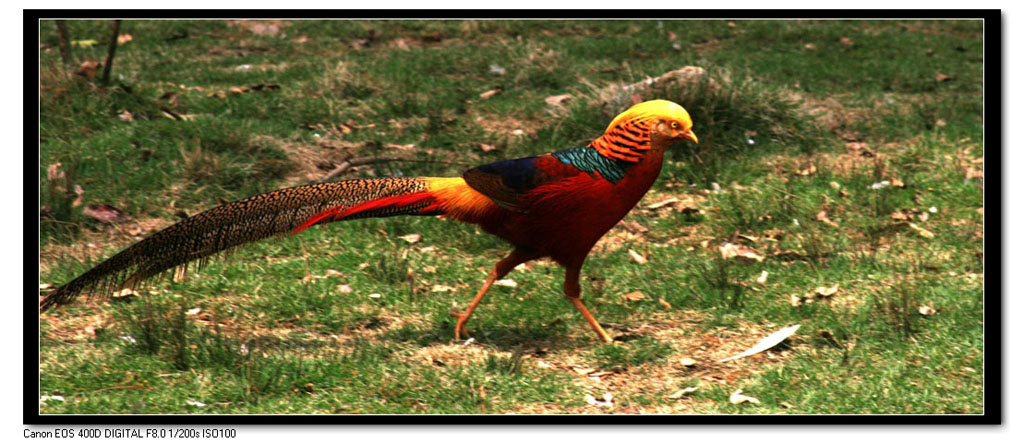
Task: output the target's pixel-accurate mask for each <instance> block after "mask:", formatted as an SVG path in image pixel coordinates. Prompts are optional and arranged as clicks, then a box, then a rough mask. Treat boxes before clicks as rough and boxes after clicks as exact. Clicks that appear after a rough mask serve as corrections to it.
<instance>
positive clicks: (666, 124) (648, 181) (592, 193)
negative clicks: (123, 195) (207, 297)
mask: <svg viewBox="0 0 1024 443" xmlns="http://www.w3.org/2000/svg"><path fill="white" fill-rule="evenodd" d="M684 140H689V141H691V142H693V143H698V138H697V136H696V135H695V134H694V132H693V121H692V119H691V118H690V115H689V113H688V112H687V111H686V109H684V108H683V107H682V106H680V105H679V104H677V103H675V102H672V101H669V100H660V99H659V100H650V101H645V102H642V103H638V104H635V105H633V106H631V107H630V108H628V109H626V110H625V111H623V112H622V113H620V114H619V115H617V116H616V117H615V118H614V119H612V121H611V122H610V123H609V124H608V126H607V128H606V129H605V131H604V133H603V134H601V135H600V136H598V137H597V138H595V139H594V140H593V141H592V142H590V143H589V144H587V145H585V146H577V147H572V148H569V149H564V150H560V151H555V152H550V153H546V154H542V155H537V156H532V157H525V158H518V159H512V160H504V161H498V162H495V163H490V164H485V165H482V166H477V167H474V168H472V169H468V170H466V171H465V172H463V173H462V175H461V176H459V177H375V178H357V179H348V180H340V181H335V182H328V183H317V184H308V185H302V186H295V187H290V188H284V189H279V190H275V191H271V192H267V193H263V194H259V195H255V196H252V197H248V198H244V199H241V200H237V201H233V202H230V203H225V204H223V205H220V206H217V207H214V208H212V209H209V210H206V211H204V212H201V213H199V214H196V215H193V216H191V217H188V218H186V219H183V220H181V221H179V222H177V223H175V224H173V225H170V226H168V227H166V228H164V229H162V230H160V231H157V232H156V233H154V234H152V235H150V236H148V237H146V238H144V239H142V240H140V241H139V242H137V243H135V244H133V245H131V246H129V247H127V248H126V249H124V250H122V251H121V252H119V253H117V254H115V255H113V256H112V257H110V258H108V259H107V260H105V261H103V262H101V263H99V264H98V265H96V266H95V267H93V268H92V269H89V270H88V271H86V272H85V273H83V274H81V275H80V276H78V277H77V278H75V279H73V280H71V281H69V282H67V283H65V284H64V285H62V286H59V287H57V288H56V289H53V290H52V291H50V292H49V293H47V294H46V295H45V296H42V297H41V298H40V313H42V312H43V311H45V310H47V309H48V308H51V307H54V306H57V305H63V304H67V303H69V302H71V301H73V300H74V299H75V298H77V297H78V296H80V295H82V294H83V293H87V294H89V297H90V298H91V297H92V296H93V295H94V294H108V296H109V294H110V293H111V292H112V291H111V290H118V289H122V288H134V287H136V286H137V285H139V284H141V283H143V282H145V281H147V280H148V279H150V278H152V277H154V276H157V275H159V274H162V273H164V272H170V271H174V272H178V273H182V274H183V273H184V272H185V271H187V269H188V266H189V264H192V263H194V262H198V266H199V267H202V266H203V265H205V264H206V262H207V261H208V260H209V259H210V258H211V257H212V256H215V255H216V254H218V253H221V252H225V251H228V250H232V249H234V248H237V247H240V246H242V245H244V244H247V243H250V242H255V241H258V240H262V239H265V238H268V237H271V236H275V235H280V234H287V233H289V232H290V233H291V234H293V235H294V234H298V233H299V232H302V231H304V230H306V229H307V228H310V227H311V226H314V225H320V224H325V223H330V222H335V221H342V220H353V219H360V218H367V217H392V216H398V215H416V216H443V217H442V218H447V219H453V220H457V221H460V222H465V223H470V224H475V225H478V226H479V227H480V228H481V229H482V230H483V231H484V232H487V233H489V234H492V235H495V236H498V237H500V238H502V239H504V240H505V241H507V242H508V243H510V244H511V246H512V250H511V252H510V253H509V254H508V255H507V256H505V257H504V258H502V259H500V260H498V261H497V263H495V265H494V267H493V268H492V269H491V271H490V273H489V274H488V275H487V278H486V279H485V280H484V283H483V286H482V287H481V288H480V289H479V290H478V291H477V293H476V295H475V296H474V297H473V299H472V301H470V303H469V304H468V305H467V307H466V308H465V310H463V311H462V312H455V311H454V310H453V312H452V313H451V315H452V316H453V317H455V318H456V324H455V339H456V340H459V339H462V337H469V333H468V331H467V329H466V322H467V321H468V320H469V318H470V316H472V314H473V312H474V310H476V308H477V306H478V305H479V304H480V302H481V301H482V300H483V298H484V295H485V294H486V293H487V291H488V289H490V287H491V285H493V284H494V283H495V281H498V280H500V279H501V278H503V277H504V276H505V275H506V274H508V273H509V272H510V271H511V270H512V269H513V268H515V267H516V266H518V265H520V264H522V263H526V262H528V261H531V260H535V259H540V258H550V259H551V260H553V261H554V262H556V263H557V264H558V265H560V266H562V267H563V268H565V280H564V283H563V287H562V290H563V293H564V295H565V297H566V298H567V299H568V301H569V302H570V303H571V304H572V305H573V306H574V307H575V308H576V310H578V311H579V312H580V314H582V316H583V318H584V319H585V320H586V322H587V323H588V324H589V326H590V327H591V329H593V330H594V332H595V333H596V334H597V335H598V337H599V339H600V340H601V341H603V342H605V343H612V342H613V339H612V337H611V336H610V335H609V334H608V333H607V332H606V331H605V329H604V328H603V327H602V326H601V324H600V323H598V321H597V320H596V319H595V318H594V316H593V315H592V314H591V313H590V311H589V310H588V309H587V308H586V306H585V305H584V304H583V301H582V294H581V288H580V282H579V280H580V272H581V269H582V266H583V263H584V260H585V259H586V258H587V255H588V254H589V253H590V250H591V249H592V248H593V246H594V245H595V244H596V243H597V241H598V240H599V239H600V238H601V237H602V236H603V235H604V234H605V233H606V232H608V231H609V230H610V229H611V228H612V227H613V226H615V225H616V224H617V223H618V222H619V221H621V220H622V219H623V217H625V216H626V214H627V213H628V212H629V211H630V210H631V209H632V208H633V207H634V206H635V205H636V204H637V203H638V202H639V201H640V199H641V198H642V197H643V196H644V194H646V193H647V191H648V190H649V189H650V188H651V186H652V185H653V184H654V182H655V180H656V179H657V178H658V175H659V173H660V172H661V168H662V163H663V157H664V153H665V150H666V148H668V147H669V146H671V145H674V144H676V143H679V142H682V141H684Z"/></svg>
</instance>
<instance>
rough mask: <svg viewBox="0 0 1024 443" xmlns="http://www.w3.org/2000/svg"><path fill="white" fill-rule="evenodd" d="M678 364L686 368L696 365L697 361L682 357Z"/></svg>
mask: <svg viewBox="0 0 1024 443" xmlns="http://www.w3.org/2000/svg"><path fill="white" fill-rule="evenodd" d="M679 364H681V365H683V366H686V367H690V366H694V365H696V364H697V360H694V359H692V358H689V357H683V358H680V359H679Z"/></svg>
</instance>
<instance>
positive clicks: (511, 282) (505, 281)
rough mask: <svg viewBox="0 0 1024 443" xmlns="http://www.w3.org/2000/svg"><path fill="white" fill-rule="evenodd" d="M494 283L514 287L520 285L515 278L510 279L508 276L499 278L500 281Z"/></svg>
mask: <svg viewBox="0 0 1024 443" xmlns="http://www.w3.org/2000/svg"><path fill="white" fill-rule="evenodd" d="M494 284H495V285H498V286H504V287H506V288H514V287H517V286H519V283H516V281H515V280H512V279H508V278H506V279H502V280H498V281H496V282H494Z"/></svg>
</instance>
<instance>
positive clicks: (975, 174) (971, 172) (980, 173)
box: [964, 168, 985, 180]
mask: <svg viewBox="0 0 1024 443" xmlns="http://www.w3.org/2000/svg"><path fill="white" fill-rule="evenodd" d="M965 175H966V177H965V178H964V179H965V180H970V179H972V178H985V171H984V170H979V169H974V168H967V173H966V174H965Z"/></svg>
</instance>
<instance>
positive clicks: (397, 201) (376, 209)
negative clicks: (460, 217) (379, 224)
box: [292, 191, 441, 234]
mask: <svg viewBox="0 0 1024 443" xmlns="http://www.w3.org/2000/svg"><path fill="white" fill-rule="evenodd" d="M438 208H439V204H438V202H437V199H436V198H435V197H434V195H433V194H432V193H430V192H426V191H424V192H413V193H411V194H404V195H396V196H392V197H384V198H380V199H376V200H370V201H367V202H363V203H359V204H357V205H354V206H345V205H340V206H335V207H333V208H330V209H328V210H326V211H322V212H320V213H319V214H316V215H314V216H312V217H310V218H309V220H306V222H305V223H303V224H301V225H299V227H297V228H295V229H294V230H292V234H298V233H299V232H301V231H302V230H304V229H306V228H308V227H310V226H313V225H315V224H320V223H329V222H332V221H340V220H351V219H353V218H367V217H391V216H395V215H439V214H441V212H436V211H437V209H438Z"/></svg>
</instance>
